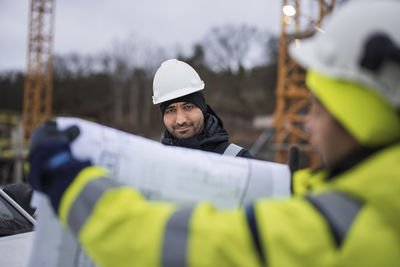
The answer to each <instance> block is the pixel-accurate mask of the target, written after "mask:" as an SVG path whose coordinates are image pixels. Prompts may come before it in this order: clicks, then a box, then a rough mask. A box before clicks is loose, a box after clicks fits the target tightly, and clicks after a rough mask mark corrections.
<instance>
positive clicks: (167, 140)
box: [161, 105, 253, 158]
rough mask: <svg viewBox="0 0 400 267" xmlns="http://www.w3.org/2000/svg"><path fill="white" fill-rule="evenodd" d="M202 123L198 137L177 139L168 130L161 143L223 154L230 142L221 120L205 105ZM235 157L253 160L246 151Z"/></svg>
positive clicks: (241, 151)
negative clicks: (205, 111) (201, 129)
mask: <svg viewBox="0 0 400 267" xmlns="http://www.w3.org/2000/svg"><path fill="white" fill-rule="evenodd" d="M204 121H205V122H204V130H203V131H202V132H201V134H200V135H197V136H194V137H191V138H186V139H177V138H175V137H174V136H173V135H171V134H170V133H169V132H168V130H165V132H164V135H163V137H162V139H161V143H163V144H165V145H171V146H181V147H187V148H193V149H200V150H204V151H209V152H215V153H219V154H223V153H224V152H225V149H226V148H227V147H228V146H229V145H230V144H231V142H229V135H228V132H227V131H226V130H225V128H224V125H223V123H222V120H221V119H220V118H219V117H218V116H217V114H216V113H215V112H214V110H212V109H211V107H210V106H209V105H207V114H206V115H205V118H204ZM236 156H237V157H244V158H253V156H252V155H251V154H250V153H249V151H247V150H246V149H242V150H240V151H239V153H238V154H237V155H236Z"/></svg>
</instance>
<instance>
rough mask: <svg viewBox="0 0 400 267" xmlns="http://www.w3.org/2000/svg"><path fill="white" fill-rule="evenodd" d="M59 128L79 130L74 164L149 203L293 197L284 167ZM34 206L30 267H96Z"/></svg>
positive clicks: (103, 130)
mask: <svg viewBox="0 0 400 267" xmlns="http://www.w3.org/2000/svg"><path fill="white" fill-rule="evenodd" d="M57 125H58V127H59V129H66V128H68V127H70V126H72V125H76V126H78V127H79V129H80V134H79V136H78V137H77V138H76V140H74V142H73V143H72V144H71V151H72V154H73V155H74V156H75V157H76V158H79V159H82V160H87V159H89V160H91V161H92V163H93V164H94V165H100V166H103V167H105V168H106V169H108V171H109V173H110V177H111V179H115V180H117V181H118V182H120V183H121V184H124V185H128V186H131V187H133V188H136V189H137V190H139V191H140V192H141V193H142V194H143V195H144V196H145V197H146V198H147V199H149V200H164V201H171V202H175V203H179V204H192V203H196V202H199V201H210V202H212V203H213V204H214V205H215V206H216V207H218V208H221V209H228V208H234V207H237V206H242V205H247V204H250V203H252V202H253V201H255V200H257V199H259V198H276V197H286V196H289V195H290V171H289V168H288V166H287V165H284V164H277V163H274V162H267V161H259V160H252V159H246V158H238V157H232V156H223V155H220V154H216V153H210V152H204V151H200V150H193V149H187V148H180V147H172V146H165V145H162V144H161V143H159V142H156V141H153V140H149V139H146V138H143V137H139V136H136V135H133V134H129V133H125V132H122V131H119V130H116V129H113V128H109V127H106V126H103V125H100V124H97V123H94V122H90V121H86V120H82V119H77V118H69V117H60V118H57ZM33 202H34V203H33V204H34V205H36V206H38V224H37V229H36V233H35V238H34V243H35V244H34V246H33V247H34V252H33V253H32V257H31V260H30V265H29V266H31V267H33V266H43V267H46V266H56V267H67V266H68V267H69V266H82V267H92V266H95V265H94V264H93V263H92V262H91V261H90V260H89V258H88V257H87V256H86V254H85V253H84V252H83V250H82V249H81V248H80V246H79V245H78V243H77V241H76V240H75V238H74V237H72V235H71V234H70V233H69V232H68V231H66V230H64V229H63V228H62V226H61V225H60V223H59V222H58V220H57V218H56V216H55V215H54V212H53V211H52V208H51V207H50V205H49V203H48V200H47V199H46V198H45V197H44V196H41V195H40V194H35V197H34V199H33ZM121 208H123V207H121ZM50 255H51V256H50Z"/></svg>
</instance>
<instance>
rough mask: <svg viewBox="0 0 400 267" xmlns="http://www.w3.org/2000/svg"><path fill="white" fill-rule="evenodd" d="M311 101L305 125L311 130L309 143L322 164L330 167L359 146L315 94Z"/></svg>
mask: <svg viewBox="0 0 400 267" xmlns="http://www.w3.org/2000/svg"><path fill="white" fill-rule="evenodd" d="M311 101H312V102H311V110H310V112H309V114H308V118H307V122H306V124H305V126H306V128H307V129H308V130H309V131H310V132H311V143H312V145H313V146H314V148H315V149H316V150H317V151H318V152H319V153H320V155H321V157H322V161H323V163H324V165H325V166H326V167H332V166H334V165H335V164H336V163H338V162H339V161H340V160H341V159H343V158H344V157H346V156H347V155H348V154H350V153H351V152H353V151H355V150H357V149H360V148H361V146H360V145H359V143H358V142H357V141H356V140H355V139H354V138H353V137H352V136H351V135H350V134H349V133H348V132H347V131H346V130H345V129H344V128H343V126H341V125H340V124H339V123H338V122H337V121H336V120H335V118H334V117H333V116H332V115H331V114H330V113H329V111H328V110H327V109H326V108H325V107H324V106H323V105H322V104H321V102H319V100H318V99H317V98H316V97H315V96H313V97H312V100H311Z"/></svg>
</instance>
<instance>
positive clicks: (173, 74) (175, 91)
mask: <svg viewBox="0 0 400 267" xmlns="http://www.w3.org/2000/svg"><path fill="white" fill-rule="evenodd" d="M203 88H204V82H203V81H202V80H201V79H200V76H199V75H198V74H197V72H196V71H195V70H194V69H193V68H192V67H191V66H190V65H189V64H187V63H185V62H183V61H180V60H177V59H169V60H167V61H164V62H163V63H161V66H160V67H159V68H158V70H157V72H156V74H155V76H154V80H153V103H154V104H159V103H162V102H165V101H168V100H171V99H174V98H178V97H181V96H184V95H188V94H191V93H194V92H196V91H200V90H202V89H203Z"/></svg>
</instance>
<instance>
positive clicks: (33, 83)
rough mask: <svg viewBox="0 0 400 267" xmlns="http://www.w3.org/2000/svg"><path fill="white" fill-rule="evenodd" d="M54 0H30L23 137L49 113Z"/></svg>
mask: <svg viewBox="0 0 400 267" xmlns="http://www.w3.org/2000/svg"><path fill="white" fill-rule="evenodd" d="M54 2H55V1H54V0H31V3H30V12H29V39H28V52H27V66H26V73H25V75H26V76H25V83H24V100H23V101H24V104H23V128H24V138H25V140H27V139H28V138H29V136H30V135H31V133H32V131H33V129H34V128H35V127H36V126H38V125H39V124H40V123H41V122H43V121H44V120H46V119H48V118H50V116H51V99H52V86H53V81H52V74H53V47H52V44H53V28H54V26H53V25H54V6H55V4H54Z"/></svg>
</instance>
